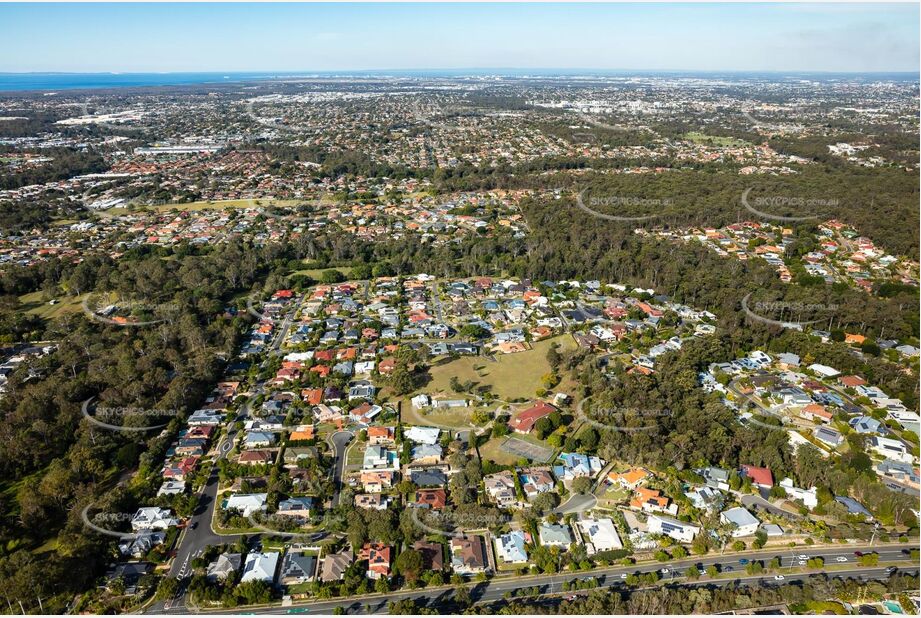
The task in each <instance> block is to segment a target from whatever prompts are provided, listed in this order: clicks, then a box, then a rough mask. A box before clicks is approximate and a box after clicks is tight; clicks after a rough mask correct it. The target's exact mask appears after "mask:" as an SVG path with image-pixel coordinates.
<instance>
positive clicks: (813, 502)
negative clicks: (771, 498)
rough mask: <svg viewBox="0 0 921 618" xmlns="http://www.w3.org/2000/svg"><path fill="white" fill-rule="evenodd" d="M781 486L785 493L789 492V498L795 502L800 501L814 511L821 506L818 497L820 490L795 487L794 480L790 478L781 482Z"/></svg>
mask: <svg viewBox="0 0 921 618" xmlns="http://www.w3.org/2000/svg"><path fill="white" fill-rule="evenodd" d="M780 486H781V487H783V489H784V491H786V492H787V497H789V498H792V499H793V500H799V501H800V502H802V503H803V504H804V505H805V506H806V507H808V508H810V509H814V508H815V507H817V506H818V505H819V499H818V497H817V495H816V492H817V491H818V489H817V488H816V487H810V488H809V489H803V488H802V487H794V486H793V479H791V478H789V477H787V478H785V479H784V480H782V481H780Z"/></svg>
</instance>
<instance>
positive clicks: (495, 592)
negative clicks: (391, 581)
mask: <svg viewBox="0 0 921 618" xmlns="http://www.w3.org/2000/svg"><path fill="white" fill-rule="evenodd" d="M857 547H858V546H856V545H852V546H847V547H845V546H842V547H840V548H839V547H827V548H810V549H804V548H792V549H788V548H778V549H777V550H770V551H752V552H746V553H744V554H733V555H732V556H728V555H727V556H719V555H709V556H703V557H697V558H688V559H685V560H674V561H671V562H668V563H664V564H643V565H639V566H633V567H627V568H625V567H611V568H608V569H598V570H595V571H591V572H586V573H580V574H578V575H576V574H568V573H566V574H558V575H534V576H525V577H515V578H500V579H495V580H491V581H487V582H482V583H478V584H473V583H471V584H470V586H471V588H472V590H471V593H472V596H473V598H474V599H475V600H476V601H477V602H478V603H488V602H495V601H501V600H502V599H503V597H504V595H505V593H506V592H510V591H513V590H517V589H520V588H530V587H533V586H537V587H539V588H540V590H541V594H554V593H559V592H562V589H563V582H567V581H572V580H574V579H588V578H591V577H596V578H599V580H600V582H601V584H602V586H606V587H618V586H622V585H623V579H624V578H626V576H627V575H628V574H630V573H647V572H652V571H662V570H663V569H667V570H668V573H663V574H662V577H663V579H666V580H667V579H669V578H674V577H678V576H680V574H681V573H683V572H684V570H685V569H687V568H688V567H689V566H691V565H697V566H698V568H700V569H701V570H702V571H703V570H704V569H705V568H706V567H707V566H709V565H712V564H716V565H720V566H721V567H722V569H723V571H724V572H726V571H728V570H729V568H731V569H732V570H733V572H738V573H739V577H735V578H727V579H717V580H713V581H710V578H709V577H707V576H706V575H704V576H703V577H702V578H701V579H700V580H699V581H698V582H692V583H684V584H683V585H689V586H700V585H717V586H726V585H729V584H731V583H733V582H740V581H742V582H749V583H754V582H759V581H763V582H765V583H768V584H774V583H778V584H779V583H780V582H779V581H777V580H775V577H776V576H777V575H778V574H782V575H783V578H784V582H790V581H797V580H799V579H803V578H805V577H807V576H808V575H807V574H802V573H794V572H791V570H790V565H791V562H793V563H795V562H798V561H799V558H798V556H806V557H813V556H822V557H824V558H825V564H826V565H836V566H839V567H842V570H840V571H830V572H829V574H830V575H833V576H849V577H864V578H868V579H869V578H876V579H881V578H885V577H886V576H887V572H886V568H885V567H861V566H858V565H857V564H856V562H855V561H856V557H855V556H854V551H855V548H857ZM864 549H866V548H864ZM875 550H876V551H877V553H879V556H880V560H881V561H883V562H894V561H899V562H908V563H909V564H908V565H907V566H906V567H902V570H905V571H907V572H912V573H916V572H917V571H918V567H917V564H916V563H912V562H911V557H910V556H909V555H908V553H907V552H908V550H909V548H907V547H905V546H895V545H886V546H882V545H878V546H875ZM868 551H869V550H868ZM791 552H792V553H791ZM743 556H744V557H745V558H747V559H749V560H763V561H765V562H767V561H769V560H770V559H772V558H774V557H775V556H779V557H780V558H782V561H783V568H781V569H780V570H779V571H777V572H774V573H770V574H766V575H752V576H749V575H747V574H746V573H745V570H744V567H743V566H741V565H740V564H739V562H738V561H739V559H740V558H741V557H743ZM837 557H841V558H845V559H846V560H847V562H846V563H840V564H839V563H838V562H836V560H835V559H836V558H837ZM797 566H799V565H797ZM816 572H823V571H822V570H816V571H813V573H816ZM674 583H675V584H682V582H681V581H680V580H676V581H675V582H674ZM453 588H454V587H453V586H443V587H440V588H437V589H432V590H410V591H402V592H392V593H389V594H386V595H377V594H374V595H366V596H364V597H356V598H353V599H339V600H331V601H311V602H306V603H297V604H295V605H293V606H291V607H288V608H282V607H280V606H279V605H274V606H270V607H262V608H248V609H249V611H250V612H252V613H256V614H273V613H281V612H288V613H304V614H331V613H332V612H333V611H334V610H335V609H336V608H337V607H342V608H344V609H345V610H346V611H347V612H348V613H386V612H387V603H388V602H389V601H399V600H401V599H413V600H415V601H416V602H417V603H425V604H428V605H430V606H432V607H440V606H442V605H443V604H444V602H445V601H446V600H449V599H450V597H451V595H452V591H453ZM176 613H178V612H176ZM203 613H205V612H203ZM207 613H217V614H238V613H240V610H239V609H237V610H219V611H216V612H207Z"/></svg>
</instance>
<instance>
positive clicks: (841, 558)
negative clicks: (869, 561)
mask: <svg viewBox="0 0 921 618" xmlns="http://www.w3.org/2000/svg"><path fill="white" fill-rule="evenodd" d="M835 562H847V557H845V556H838V557H837V558H835Z"/></svg>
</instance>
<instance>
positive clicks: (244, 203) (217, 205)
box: [100, 198, 305, 217]
mask: <svg viewBox="0 0 921 618" xmlns="http://www.w3.org/2000/svg"><path fill="white" fill-rule="evenodd" d="M304 201H305V200H273V199H267V198H266V199H257V200H256V199H249V200H220V201H216V202H209V201H202V202H188V203H185V204H178V203H177V204H160V205H158V206H144V205H137V206H131V207H128V208H121V207H120V208H110V209H108V210H104V211H101V212H100V215H101V216H103V217H105V216H117V215H124V214H128V213H132V212H138V211H141V210H148V211H151V212H169V211H171V210H192V211H197V210H223V209H225V208H254V207H256V206H294V205H297V204H300V203H303V202H304ZM257 202H258V204H257Z"/></svg>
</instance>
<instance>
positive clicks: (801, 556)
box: [797, 554, 809, 560]
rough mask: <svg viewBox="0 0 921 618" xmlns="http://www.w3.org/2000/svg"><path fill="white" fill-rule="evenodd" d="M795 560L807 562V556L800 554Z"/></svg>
mask: <svg viewBox="0 0 921 618" xmlns="http://www.w3.org/2000/svg"><path fill="white" fill-rule="evenodd" d="M797 558H798V559H800V560H809V556H807V555H806V554H800V555H799V556H797Z"/></svg>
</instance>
